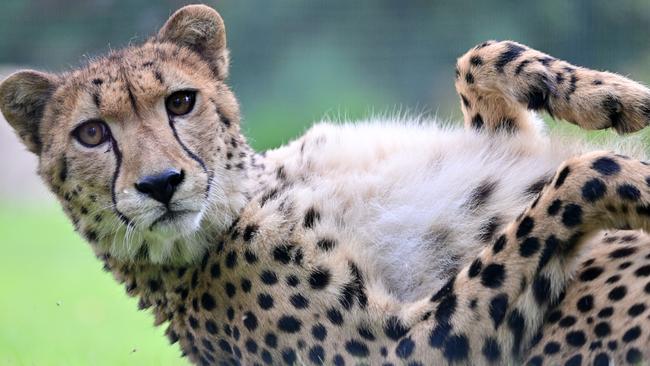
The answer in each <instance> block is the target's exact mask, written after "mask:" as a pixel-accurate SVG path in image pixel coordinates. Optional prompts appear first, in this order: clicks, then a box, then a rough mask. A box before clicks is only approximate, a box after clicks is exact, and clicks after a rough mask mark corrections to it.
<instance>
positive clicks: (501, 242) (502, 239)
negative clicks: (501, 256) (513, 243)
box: [492, 234, 507, 254]
mask: <svg viewBox="0 0 650 366" xmlns="http://www.w3.org/2000/svg"><path fill="white" fill-rule="evenodd" d="M506 241H507V239H506V236H505V234H502V235H501V236H499V237H498V238H497V240H495V242H494V245H493V246H492V252H493V253H494V254H498V253H499V252H500V251H502V250H503V248H505V246H506Z"/></svg>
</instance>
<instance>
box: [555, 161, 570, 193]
mask: <svg viewBox="0 0 650 366" xmlns="http://www.w3.org/2000/svg"><path fill="white" fill-rule="evenodd" d="M569 173H571V168H569V166H568V165H567V166H565V167H564V169H562V170H561V171H560V173H559V174H558V175H557V180H556V181H555V188H556V189H557V188H560V187H562V185H563V184H564V181H565V180H566V178H567V177H568V176H569Z"/></svg>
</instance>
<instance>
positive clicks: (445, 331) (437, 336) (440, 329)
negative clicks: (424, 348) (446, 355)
mask: <svg viewBox="0 0 650 366" xmlns="http://www.w3.org/2000/svg"><path fill="white" fill-rule="evenodd" d="M450 332H451V324H449V323H441V324H437V325H436V327H435V328H433V329H432V330H431V333H430V334H429V345H430V346H431V347H432V348H441V347H442V345H443V344H444V342H445V341H446V340H447V337H448V336H449V333H450Z"/></svg>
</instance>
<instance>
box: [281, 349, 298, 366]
mask: <svg viewBox="0 0 650 366" xmlns="http://www.w3.org/2000/svg"><path fill="white" fill-rule="evenodd" d="M297 359H298V357H297V356H296V351H294V350H293V349H292V348H285V349H283V350H282V360H284V363H286V364H287V365H293V364H295V363H296V360H297Z"/></svg>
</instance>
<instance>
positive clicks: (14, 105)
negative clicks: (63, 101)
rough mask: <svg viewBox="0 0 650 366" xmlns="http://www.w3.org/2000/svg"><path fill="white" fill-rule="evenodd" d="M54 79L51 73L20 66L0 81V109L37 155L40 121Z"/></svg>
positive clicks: (39, 147)
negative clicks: (21, 69)
mask: <svg viewBox="0 0 650 366" xmlns="http://www.w3.org/2000/svg"><path fill="white" fill-rule="evenodd" d="M57 83H58V79H57V77H56V76H54V75H51V74H46V73H42V72H38V71H33V70H23V71H19V72H16V73H14V74H11V75H9V77H8V78H7V79H5V80H4V81H3V82H2V83H1V84H0V111H2V114H3V115H4V117H5V118H6V119H7V122H9V124H10V125H11V127H13V128H14V130H15V131H16V133H17V134H18V136H20V138H21V140H22V141H23V144H25V146H27V149H29V151H31V152H33V153H34V154H36V155H39V154H40V152H41V137H40V134H39V125H40V123H41V119H42V118H43V112H44V110H45V106H46V105H47V102H48V101H49V100H50V97H51V96H52V94H53V93H54V90H56V85H57Z"/></svg>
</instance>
